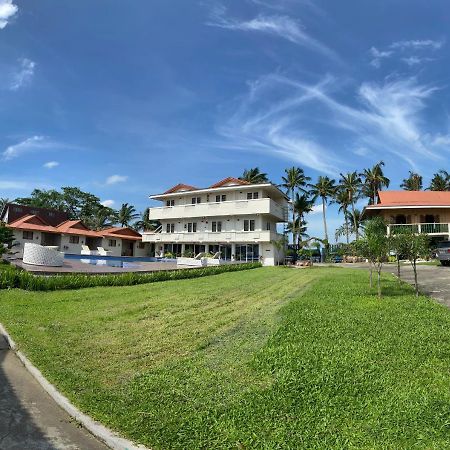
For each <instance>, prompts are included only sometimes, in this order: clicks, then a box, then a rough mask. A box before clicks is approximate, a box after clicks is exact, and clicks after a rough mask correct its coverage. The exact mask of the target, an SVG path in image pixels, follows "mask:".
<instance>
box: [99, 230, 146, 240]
mask: <svg viewBox="0 0 450 450" xmlns="http://www.w3.org/2000/svg"><path fill="white" fill-rule="evenodd" d="M99 233H100V234H101V235H102V236H104V237H111V238H120V239H128V240H134V241H140V240H141V239H142V235H141V234H140V233H138V232H137V231H136V230H133V229H132V228H130V227H110V228H105V229H104V230H101V231H99Z"/></svg>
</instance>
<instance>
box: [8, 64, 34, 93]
mask: <svg viewBox="0 0 450 450" xmlns="http://www.w3.org/2000/svg"><path fill="white" fill-rule="evenodd" d="M35 68H36V63H35V62H34V61H31V60H30V59H27V58H21V59H20V60H19V68H18V69H17V70H16V71H15V72H14V74H13V78H12V81H11V84H10V87H9V88H10V89H11V90H12V91H16V90H17V89H19V88H21V87H23V86H26V85H27V84H29V83H30V82H31V80H32V78H33V75H34V69H35Z"/></svg>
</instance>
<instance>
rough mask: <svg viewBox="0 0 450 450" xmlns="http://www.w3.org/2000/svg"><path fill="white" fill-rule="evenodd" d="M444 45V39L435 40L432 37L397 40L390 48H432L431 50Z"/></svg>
mask: <svg viewBox="0 0 450 450" xmlns="http://www.w3.org/2000/svg"><path fill="white" fill-rule="evenodd" d="M443 45H444V41H434V40H432V39H424V40H410V41H397V42H393V43H392V44H391V45H390V48H393V49H400V50H407V49H413V50H423V49H431V50H439V49H440V48H441V47H442V46H443Z"/></svg>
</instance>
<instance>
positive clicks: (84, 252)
mask: <svg viewBox="0 0 450 450" xmlns="http://www.w3.org/2000/svg"><path fill="white" fill-rule="evenodd" d="M95 253H96V252H95V251H93V250H91V249H90V248H89V247H88V246H87V245H82V246H81V255H94V254H95Z"/></svg>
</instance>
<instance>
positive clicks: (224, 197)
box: [222, 194, 227, 202]
mask: <svg viewBox="0 0 450 450" xmlns="http://www.w3.org/2000/svg"><path fill="white" fill-rule="evenodd" d="M222 201H223V202H226V201H227V196H226V195H225V194H224V195H222Z"/></svg>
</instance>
